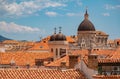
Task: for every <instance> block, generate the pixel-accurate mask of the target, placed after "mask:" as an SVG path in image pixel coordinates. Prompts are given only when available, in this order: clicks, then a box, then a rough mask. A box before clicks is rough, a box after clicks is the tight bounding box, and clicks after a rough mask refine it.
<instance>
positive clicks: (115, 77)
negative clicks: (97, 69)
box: [93, 75, 120, 79]
mask: <svg viewBox="0 0 120 79" xmlns="http://www.w3.org/2000/svg"><path fill="white" fill-rule="evenodd" d="M93 79H120V75H109V76H105V75H94V76H93Z"/></svg>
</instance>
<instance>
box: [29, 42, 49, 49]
mask: <svg viewBox="0 0 120 79" xmlns="http://www.w3.org/2000/svg"><path fill="white" fill-rule="evenodd" d="M28 50H49V46H48V43H44V42H38V43H35V44H34V46H33V47H32V48H30V49H28Z"/></svg>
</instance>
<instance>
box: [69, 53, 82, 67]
mask: <svg viewBox="0 0 120 79" xmlns="http://www.w3.org/2000/svg"><path fill="white" fill-rule="evenodd" d="M79 57H80V56H79V55H69V68H74V67H75V65H76V64H77V63H78V61H79Z"/></svg>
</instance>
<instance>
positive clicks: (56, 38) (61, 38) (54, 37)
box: [50, 27, 66, 41]
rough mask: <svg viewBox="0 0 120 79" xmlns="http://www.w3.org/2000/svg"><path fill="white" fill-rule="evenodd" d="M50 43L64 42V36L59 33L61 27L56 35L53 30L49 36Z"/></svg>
mask: <svg viewBox="0 0 120 79" xmlns="http://www.w3.org/2000/svg"><path fill="white" fill-rule="evenodd" d="M50 41H66V36H65V35H64V34H62V33H61V27H60V30H59V33H58V34H56V28H55V33H54V34H53V35H51V36H50Z"/></svg>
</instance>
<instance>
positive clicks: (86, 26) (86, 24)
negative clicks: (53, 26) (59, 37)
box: [78, 10, 95, 31]
mask: <svg viewBox="0 0 120 79" xmlns="http://www.w3.org/2000/svg"><path fill="white" fill-rule="evenodd" d="M88 16H89V15H88V13H87V10H86V13H85V15H84V20H83V21H82V22H81V24H80V25H79V27H78V31H95V27H94V25H93V24H92V22H91V21H90V20H89V19H88Z"/></svg>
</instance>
